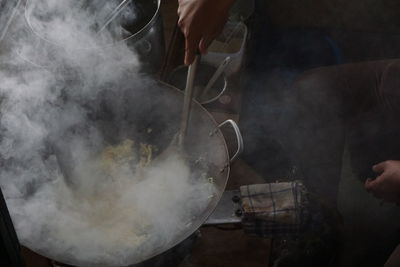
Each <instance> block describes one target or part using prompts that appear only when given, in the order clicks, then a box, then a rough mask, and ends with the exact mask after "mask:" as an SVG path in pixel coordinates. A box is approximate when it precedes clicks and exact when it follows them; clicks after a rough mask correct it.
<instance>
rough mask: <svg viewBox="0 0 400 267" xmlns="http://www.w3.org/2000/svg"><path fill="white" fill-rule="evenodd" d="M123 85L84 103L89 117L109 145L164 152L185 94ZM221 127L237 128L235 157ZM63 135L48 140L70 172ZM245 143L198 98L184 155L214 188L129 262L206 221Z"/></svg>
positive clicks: (151, 85)
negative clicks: (187, 218) (186, 222)
mask: <svg viewBox="0 0 400 267" xmlns="http://www.w3.org/2000/svg"><path fill="white" fill-rule="evenodd" d="M123 87H124V88H122V89H121V90H118V91H115V90H105V91H103V92H102V93H101V94H100V95H98V96H97V97H96V98H95V99H93V100H91V101H89V102H87V103H85V104H84V106H85V109H86V110H87V112H88V117H89V118H90V120H91V121H92V122H93V124H94V125H95V126H96V128H98V129H100V131H101V133H102V135H103V136H104V139H105V140H106V141H107V143H108V144H118V143H119V142H120V141H121V140H124V139H126V138H132V139H134V140H135V141H137V142H143V143H149V144H152V145H155V146H157V147H158V148H159V151H164V150H165V149H166V148H167V147H168V145H169V144H170V143H171V140H173V138H174V136H175V135H176V133H177V132H178V130H179V127H180V118H181V111H182V103H183V93H182V92H181V91H180V90H178V89H176V88H174V87H172V86H169V85H167V84H165V83H162V82H149V83H148V84H147V85H145V86H142V87H140V88H130V87H129V85H128V84H127V85H125V86H123ZM223 126H231V127H232V128H233V129H234V131H235V133H236V137H237V143H238V148H237V151H236V153H234V155H233V156H232V157H231V158H230V156H229V153H228V149H227V144H226V141H225V139H224V136H223V134H222V132H221V130H220V128H221V127H223ZM83 128H84V127H82V128H80V127H79V126H78V127H74V128H73V129H69V130H68V131H66V132H65V136H66V137H67V136H68V135H69V134H71V132H73V133H74V134H76V132H77V131H78V132H79V131H82V133H83V134H84V132H85V130H84V129H83ZM149 129H151V132H149ZM65 139H66V138H65ZM63 140H64V138H61V140H51V141H50V143H51V146H52V147H53V150H54V153H55V154H56V155H57V159H58V161H59V164H60V167H61V169H62V171H63V172H64V174H65V175H66V176H68V172H69V171H70V169H71V165H72V164H73V162H72V156H71V155H72V153H73V151H68V146H65V144H64V143H63ZM242 147H243V143H242V137H241V135H240V132H239V130H238V127H237V125H236V124H235V123H234V122H233V121H231V120H228V121H225V122H224V123H222V124H220V125H219V124H217V122H216V121H215V120H214V119H213V117H212V116H211V114H210V113H209V112H207V111H206V109H204V108H203V107H202V106H201V105H200V104H199V103H198V102H196V101H194V103H193V105H192V112H191V118H190V123H189V127H188V132H187V137H186V138H185V144H184V149H185V155H186V157H187V159H188V161H189V163H190V168H191V175H192V174H193V173H195V174H196V177H198V176H199V172H202V171H204V170H206V171H207V174H206V175H207V177H212V178H213V184H214V186H215V189H216V190H215V193H214V194H213V195H212V197H211V199H210V201H209V202H208V204H207V206H205V207H204V208H203V209H202V211H201V212H199V213H197V214H192V221H191V224H190V226H189V227H187V228H185V229H180V230H179V231H177V234H176V235H175V236H174V238H173V239H172V241H170V242H168V244H164V245H163V246H161V247H154V248H151V249H148V250H147V251H143V252H142V255H141V257H140V258H136V259H135V260H133V261H132V262H130V265H134V264H138V263H140V262H143V261H145V260H148V259H150V258H152V257H154V256H156V255H159V254H161V253H163V252H165V251H167V250H168V249H170V248H172V247H174V246H175V245H177V244H179V243H180V242H182V241H183V240H185V239H186V238H188V237H189V236H190V235H191V234H193V233H194V232H195V231H196V230H197V229H198V228H199V227H200V226H201V225H202V224H203V223H204V222H205V220H206V219H207V218H208V216H209V215H210V214H211V213H212V212H213V210H214V208H215V207H216V205H217V203H218V202H219V200H220V198H221V196H222V193H223V191H224V189H225V186H226V183H227V180H228V177H229V171H230V163H231V162H232V161H233V160H235V158H236V157H237V156H238V155H239V154H240V153H241V151H242ZM71 186H73V185H71ZM177 208H182V207H177ZM160 220H162V218H160ZM78 234H79V233H78ZM29 247H30V248H31V249H32V250H34V251H36V252H38V253H40V254H42V255H44V256H46V257H48V258H52V259H54V260H56V261H59V262H63V263H66V264H71V265H75V266H90V265H91V264H90V263H88V262H80V261H76V259H74V258H73V257H70V256H66V257H64V256H62V255H61V256H60V255H49V254H48V252H46V251H41V250H39V251H38V249H37V248H35V247H34V246H32V244H30V245H29Z"/></svg>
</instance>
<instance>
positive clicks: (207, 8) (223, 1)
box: [178, 0, 235, 65]
mask: <svg viewBox="0 0 400 267" xmlns="http://www.w3.org/2000/svg"><path fill="white" fill-rule="evenodd" d="M234 2H235V0H179V8H178V15H179V21H178V25H179V27H180V28H181V30H182V32H183V34H184V35H185V39H186V42H185V64H186V65H189V64H191V63H192V62H193V59H194V56H195V54H196V51H197V50H198V51H200V53H202V54H204V53H206V52H207V48H208V46H209V45H210V44H211V42H212V41H213V40H214V38H215V37H217V35H218V34H219V33H220V32H221V30H222V28H223V27H224V25H225V22H226V20H227V18H228V15H229V9H230V8H231V6H232V5H233V3H234Z"/></svg>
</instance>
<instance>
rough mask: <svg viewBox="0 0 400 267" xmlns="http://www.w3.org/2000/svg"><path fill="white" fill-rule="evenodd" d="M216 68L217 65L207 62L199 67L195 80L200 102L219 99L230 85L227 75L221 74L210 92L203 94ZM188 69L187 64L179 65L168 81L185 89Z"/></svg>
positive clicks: (204, 102)
mask: <svg viewBox="0 0 400 267" xmlns="http://www.w3.org/2000/svg"><path fill="white" fill-rule="evenodd" d="M216 70H217V68H216V67H214V66H212V65H210V64H205V63H200V64H199V66H198V68H197V72H196V78H195V81H194V89H195V96H194V97H195V99H196V100H197V101H198V102H199V103H200V104H209V103H212V102H214V101H216V100H218V99H219V98H220V97H221V96H222V95H223V94H224V93H225V91H226V89H227V87H228V80H227V78H226V75H225V74H221V76H220V77H219V78H218V79H217V80H216V81H215V83H214V85H213V86H212V87H211V88H210V90H209V93H208V94H207V95H204V96H203V95H202V92H203V89H204V88H205V87H206V85H207V83H208V81H209V80H210V79H211V77H212V76H213V74H214V73H215V71H216ZM187 71H188V68H187V66H183V65H182V66H179V67H177V68H176V69H174V70H173V71H172V72H171V75H170V77H169V80H168V83H169V84H171V85H173V86H175V87H176V88H178V89H180V90H185V85H186V76H187Z"/></svg>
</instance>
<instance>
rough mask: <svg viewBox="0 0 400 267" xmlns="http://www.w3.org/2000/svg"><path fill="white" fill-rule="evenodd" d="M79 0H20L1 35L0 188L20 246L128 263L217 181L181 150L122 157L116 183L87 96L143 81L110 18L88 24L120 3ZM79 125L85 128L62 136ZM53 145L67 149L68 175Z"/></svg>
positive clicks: (85, 262) (162, 239)
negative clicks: (150, 158)
mask: <svg viewBox="0 0 400 267" xmlns="http://www.w3.org/2000/svg"><path fill="white" fill-rule="evenodd" d="M82 2H85V1H77V0H62V1H60V0H31V1H28V5H27V8H28V9H27V10H26V12H25V10H24V7H22V9H20V10H18V12H17V14H16V15H17V16H16V18H15V19H14V20H13V23H12V25H11V27H10V29H9V31H8V33H7V35H6V37H5V39H4V40H3V42H2V47H1V50H0V102H1V103H0V104H1V105H0V132H1V135H0V136H1V137H0V160H1V165H2V166H1V168H0V186H1V188H2V190H3V191H4V194H5V197H6V201H7V204H8V206H9V210H10V213H11V216H12V219H13V221H14V224H15V228H16V231H17V233H18V237H19V239H20V241H21V243H22V244H23V245H26V246H28V247H30V248H31V249H33V250H35V251H37V252H39V253H42V254H44V255H46V256H48V257H50V258H53V259H55V260H58V261H61V262H65V263H69V264H74V265H81V266H125V265H128V264H132V263H136V262H140V261H142V260H143V259H145V258H147V257H148V256H149V255H151V254H152V252H153V251H156V250H157V251H160V250H162V248H165V247H168V246H170V245H171V242H174V240H175V238H176V237H177V235H179V234H180V233H182V232H184V231H185V230H186V229H188V228H189V227H190V225H191V222H192V220H193V216H194V215H195V214H197V213H200V212H202V211H203V210H204V208H205V207H206V206H207V204H208V203H209V201H210V196H212V195H213V194H214V193H215V192H214V191H215V188H214V187H213V185H212V184H209V183H208V182H207V177H206V176H204V177H193V175H192V174H191V173H192V172H191V169H190V167H189V165H188V164H187V162H186V161H185V160H184V159H183V158H182V157H181V155H179V154H177V153H171V155H170V156H169V157H166V158H165V159H164V160H160V161H157V162H155V163H154V164H150V165H149V166H147V167H146V168H142V169H139V168H133V167H132V165H129V164H121V165H119V166H118V168H116V169H114V170H113V175H112V179H111V178H110V177H111V176H110V175H109V173H108V174H105V172H104V171H102V170H103V169H102V167H101V166H100V165H101V161H100V158H101V151H102V149H104V148H105V147H106V146H107V145H109V144H107V141H106V140H105V137H104V136H103V134H102V132H101V131H100V130H99V129H97V128H96V125H95V124H93V123H92V122H91V121H90V120H89V119H88V114H87V110H86V109H85V108H84V104H85V103H87V102H90V101H92V100H93V99H96V97H97V96H99V95H101V94H102V93H103V92H104V91H106V90H108V91H110V90H111V91H114V93H115V95H118V90H119V89H118V88H119V86H118V85H119V84H121V83H124V82H125V81H126V82H127V83H128V82H129V84H130V87H131V88H132V90H134V89H135V88H140V86H142V85H143V84H145V83H149V81H148V80H146V78H144V77H143V76H142V75H140V74H139V73H138V69H139V62H138V60H137V57H136V55H135V54H134V53H133V52H132V51H131V49H129V48H128V47H127V46H126V45H125V44H124V43H123V42H118V40H120V39H121V37H123V36H124V35H126V32H124V30H123V29H121V27H119V26H118V24H115V23H114V25H111V26H110V29H108V30H107V31H104V32H102V33H101V34H98V33H97V32H96V31H97V30H98V28H99V25H98V24H101V22H102V21H103V20H104V17H106V16H107V14H108V12H109V11H110V10H112V9H113V6H115V3H116V2H118V1H87V3H89V4H90V5H89V7H87V6H86V7H84V5H83V4H82ZM94 3H95V4H96V3H97V6H96V5H94ZM49 11H51V12H50V13H49ZM2 12H11V11H10V10H4V11H2ZM49 14H50V15H49ZM133 15H134V14H132V16H133ZM25 16H27V19H25ZM96 23H97V24H96ZM138 105H146V103H139V102H138ZM76 125H79V126H83V128H84V129H85V131H84V133H85V134H82V132H80V131H77V132H76V134H71V133H70V134H65V133H66V131H67V130H68V129H70V128H71V127H74V126H76ZM72 133H73V132H72ZM54 141H56V142H58V143H61V144H62V145H61V146H60V147H61V149H63V148H65V149H68V150H69V151H70V152H71V153H70V156H71V158H72V162H73V165H72V166H73V168H72V167H71V165H68V166H69V167H71V168H72V169H71V170H68V172H69V175H68V177H67V175H66V173H65V170H63V166H61V165H62V163H61V164H60V158H57V157H56V154H55V153H54V151H53V150H52V149H51V146H49V143H51V142H54ZM123 141H124V140H121V142H123ZM133 141H135V140H133ZM135 145H139V144H135ZM60 147H59V148H60ZM131 157H133V158H134V157H137V155H135V154H133V155H131ZM133 161H134V160H133ZM134 162H138V161H134ZM71 173H72V175H71ZM199 175H200V174H199ZM200 176H201V175H200Z"/></svg>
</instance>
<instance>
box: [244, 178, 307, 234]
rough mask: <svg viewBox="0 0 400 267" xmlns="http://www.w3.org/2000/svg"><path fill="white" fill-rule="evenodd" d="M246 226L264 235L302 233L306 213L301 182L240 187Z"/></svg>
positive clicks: (249, 230) (247, 231) (248, 229)
mask: <svg viewBox="0 0 400 267" xmlns="http://www.w3.org/2000/svg"><path fill="white" fill-rule="evenodd" d="M240 194H241V201H242V202H241V205H242V210H243V215H244V216H243V220H242V225H243V229H244V231H245V232H246V233H248V234H255V235H258V236H262V237H275V236H289V235H290V236H293V235H294V234H299V233H300V232H301V230H302V228H303V226H304V223H305V219H306V217H307V214H306V212H304V211H305V209H304V206H305V203H306V197H305V196H306V190H305V188H304V186H303V185H302V184H301V182H298V181H294V182H282V183H270V184H254V185H246V186H241V187H240Z"/></svg>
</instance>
